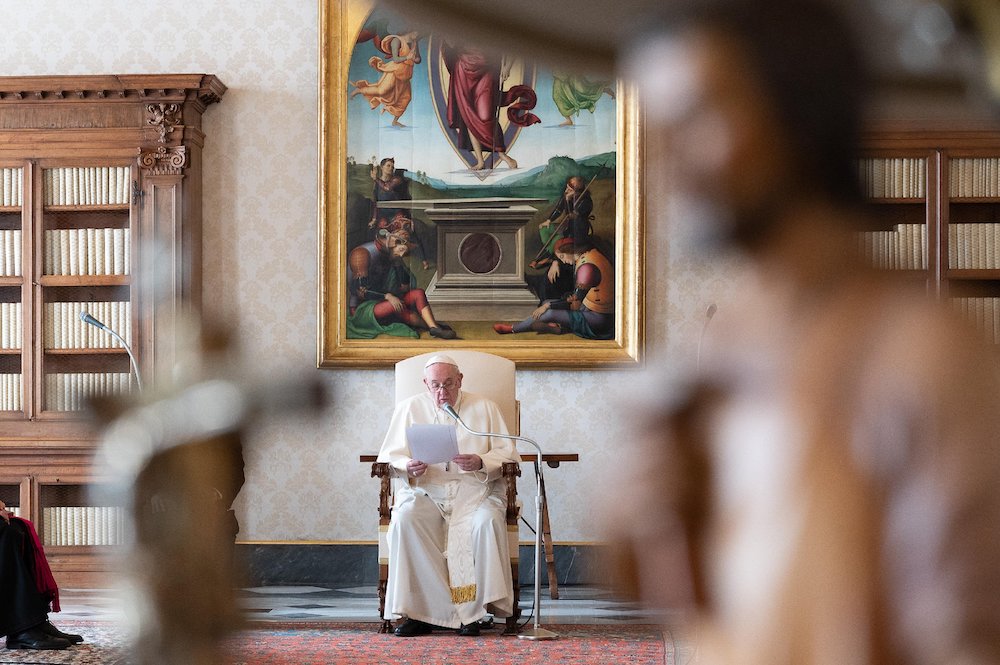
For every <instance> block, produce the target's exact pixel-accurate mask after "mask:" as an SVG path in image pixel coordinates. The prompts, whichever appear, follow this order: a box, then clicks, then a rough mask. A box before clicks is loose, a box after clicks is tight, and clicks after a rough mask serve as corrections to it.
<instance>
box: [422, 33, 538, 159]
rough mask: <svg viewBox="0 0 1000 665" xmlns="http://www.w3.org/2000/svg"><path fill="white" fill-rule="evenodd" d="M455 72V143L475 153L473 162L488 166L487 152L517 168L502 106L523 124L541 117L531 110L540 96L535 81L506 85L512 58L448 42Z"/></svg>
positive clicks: (451, 106)
mask: <svg viewBox="0 0 1000 665" xmlns="http://www.w3.org/2000/svg"><path fill="white" fill-rule="evenodd" d="M441 55H442V57H443V59H444V64H445V67H446V68H447V69H448V74H449V76H450V78H449V80H448V91H447V100H448V103H447V120H448V127H449V128H451V129H452V130H453V131H454V132H456V134H457V135H456V138H457V143H456V145H457V146H458V147H459V148H461V149H463V150H469V151H471V152H472V158H473V160H474V163H473V164H472V165H471V166H470V167H469V168H470V169H472V170H473V171H480V170H482V169H483V168H485V167H486V160H485V159H484V156H483V153H484V152H486V153H489V154H490V155H491V156H492V155H496V158H497V159H499V160H500V161H502V162H503V163H505V164H506V165H507V166H509V167H510V168H512V169H516V168H517V162H516V161H515V160H514V158H513V157H511V156H510V155H508V154H507V140H506V138H505V137H504V130H503V127H501V126H500V109H501V108H503V107H505V106H506V107H508V108H507V119H508V120H509V121H510V122H511V123H513V124H515V125H518V126H519V127H528V126H529V125H533V124H535V123H537V122H541V119H540V118H539V117H538V116H537V115H535V114H534V113H530V112H529V111H530V110H531V109H533V108H535V104H536V102H537V101H538V98H537V96H536V95H535V91H534V89H533V88H532V87H531V86H527V85H523V84H519V85H514V86H511V87H510V89H508V90H504V89H503V86H504V84H506V82H507V80H508V78H510V70H511V65H512V62H513V61H512V59H511V58H498V57H495V56H493V55H491V54H488V53H486V52H484V51H482V50H481V49H479V48H476V47H472V46H467V45H466V46H454V45H452V44H447V43H446V44H444V46H443V47H442V49H441Z"/></svg>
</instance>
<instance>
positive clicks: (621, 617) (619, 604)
mask: <svg viewBox="0 0 1000 665" xmlns="http://www.w3.org/2000/svg"><path fill="white" fill-rule="evenodd" d="M559 593H560V598H559V599H558V600H552V599H551V598H549V597H548V594H547V590H546V589H542V597H541V601H542V602H541V605H542V613H541V625H543V626H544V625H546V624H571V623H609V624H613V623H650V624H655V623H660V624H663V623H670V621H669V619H670V617H667V616H664V615H662V614H657V613H653V612H650V611H648V610H645V609H643V608H641V607H639V606H637V605H636V604H635V603H630V602H625V601H621V600H616V599H614V598H613V597H612V596H611V595H610V594H609V593H608V592H607V591H606V590H602V589H596V588H593V587H585V586H564V587H560V589H559ZM237 599H238V602H239V603H240V606H241V607H242V608H243V610H244V612H245V616H246V617H247V618H248V619H250V620H253V621H324V620H326V621H349V622H354V621H371V622H377V621H378V595H377V593H376V589H375V587H374V586H370V587H368V586H364V587H347V588H336V589H333V588H324V587H317V586H269V587H255V588H248V589H241V590H239V592H238V594H237ZM60 600H61V604H62V612H60V613H59V614H55V615H53V616H52V620H53V622H55V623H56V625H58V622H59V621H60V620H98V621H101V620H107V621H116V620H124V619H125V616H126V607H125V601H124V600H123V594H121V593H120V592H118V591H115V590H108V589H97V590H94V589H88V590H83V589H60ZM533 601H534V589H533V588H532V587H524V588H522V589H521V612H522V615H521V616H522V621H527V622H529V623H531V622H534V618H533V617H532V618H529V615H531V611H532V605H533Z"/></svg>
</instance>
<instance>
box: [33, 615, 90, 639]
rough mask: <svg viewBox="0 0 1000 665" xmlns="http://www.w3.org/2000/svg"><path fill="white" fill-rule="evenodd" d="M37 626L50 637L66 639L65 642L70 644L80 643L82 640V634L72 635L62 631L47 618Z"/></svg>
mask: <svg viewBox="0 0 1000 665" xmlns="http://www.w3.org/2000/svg"><path fill="white" fill-rule="evenodd" d="M38 628H39V629H41V631H42V632H43V633H45V634H46V635H49V636H50V637H61V638H63V639H64V640H66V641H67V642H69V643H70V644H80V643H81V642H83V635H74V634H73V633H64V632H62V631H61V630H59V629H58V628H56V627H55V626H53V625H52V622H51V621H49V620H48V619H46V620H45V621H44V622H43V623H42V625H40V626H38Z"/></svg>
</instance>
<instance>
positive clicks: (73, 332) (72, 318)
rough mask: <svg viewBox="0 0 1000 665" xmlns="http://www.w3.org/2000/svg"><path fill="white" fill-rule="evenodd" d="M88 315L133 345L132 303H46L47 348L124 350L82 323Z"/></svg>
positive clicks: (115, 341) (98, 330) (94, 328)
mask: <svg viewBox="0 0 1000 665" xmlns="http://www.w3.org/2000/svg"><path fill="white" fill-rule="evenodd" d="M81 311H83V312H87V313H88V314H90V315H91V316H93V317H94V318H95V319H97V320H98V321H100V322H101V323H103V324H104V325H106V326H107V327H109V328H111V329H112V330H114V331H115V332H116V333H118V334H119V335H121V336H122V337H124V338H125V341H127V342H128V343H129V344H131V343H132V305H131V303H129V301H127V300H125V301H111V302H47V303H45V348H46V349H110V348H121V342H119V341H118V340H116V339H115V338H114V337H112V336H111V335H110V334H108V333H107V332H105V331H103V330H101V329H100V328H97V327H95V326H91V325H87V324H86V323H84V322H83V321H81V320H80V312H81Z"/></svg>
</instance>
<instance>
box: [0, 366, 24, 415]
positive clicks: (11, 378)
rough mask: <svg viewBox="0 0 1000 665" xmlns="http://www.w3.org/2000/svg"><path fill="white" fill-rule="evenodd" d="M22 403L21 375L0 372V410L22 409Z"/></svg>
mask: <svg viewBox="0 0 1000 665" xmlns="http://www.w3.org/2000/svg"><path fill="white" fill-rule="evenodd" d="M22 405H23V402H22V401H21V375H20V374H0V411H20V410H21V409H22V408H23V406H22Z"/></svg>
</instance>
